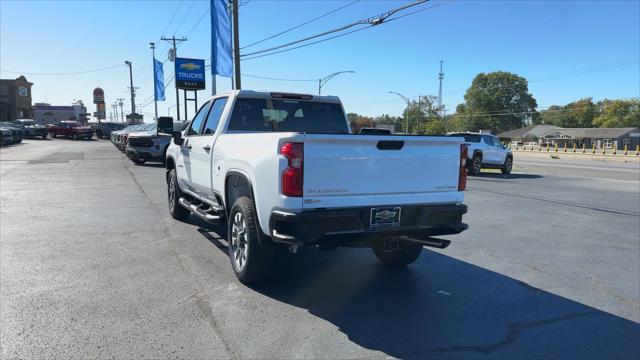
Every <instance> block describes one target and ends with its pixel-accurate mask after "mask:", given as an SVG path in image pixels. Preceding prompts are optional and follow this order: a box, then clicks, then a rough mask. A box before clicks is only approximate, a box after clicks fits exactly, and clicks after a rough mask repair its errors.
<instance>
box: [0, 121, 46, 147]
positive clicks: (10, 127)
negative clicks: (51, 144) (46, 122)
mask: <svg viewBox="0 0 640 360" xmlns="http://www.w3.org/2000/svg"><path fill="white" fill-rule="evenodd" d="M33 138H42V139H46V138H47V127H46V126H43V125H39V124H36V123H35V122H34V121H33V120H31V119H17V120H14V121H2V122H0V145H1V146H9V145H13V144H19V143H21V142H22V139H33Z"/></svg>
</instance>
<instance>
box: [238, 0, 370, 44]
mask: <svg viewBox="0 0 640 360" xmlns="http://www.w3.org/2000/svg"><path fill="white" fill-rule="evenodd" d="M359 1H360V0H355V1H352V2H350V3H348V4H346V5H343V6H340V7H339V8H337V9H334V10H331V11H329V12H327V13H324V14H322V15H320V16H317V17H315V18H313V19H311V20H308V21H305V22H303V23H302V24H298V25H296V26H294V27H291V28H289V29H286V30H283V31H281V32H279V33H277V34H273V35H271V36H268V37H266V38H264V39H262V40H258V41H256V42H253V43H251V44H249V45H245V46H243V47H241V48H240V50H242V49H246V48H248V47H250V46H253V45H257V44H260V43H263V42H265V41H267V40H271V39H273V38H276V37H278V36H280V35H284V34H286V33H288V32H290V31H293V30H295V29H299V28H301V27H303V26H305V25H307V24H310V23H312V22H314V21H316V20H318V19H322V18H323V17H325V16H329V15H331V14H333V13H335V12H337V11H340V10H342V9H344V8H346V7H348V6H351V5H353V4H355V3H357V2H359Z"/></svg>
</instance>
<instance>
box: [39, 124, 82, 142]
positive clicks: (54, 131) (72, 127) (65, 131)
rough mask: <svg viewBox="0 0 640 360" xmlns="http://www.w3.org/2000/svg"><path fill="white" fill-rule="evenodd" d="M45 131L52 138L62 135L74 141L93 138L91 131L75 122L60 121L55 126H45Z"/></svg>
mask: <svg viewBox="0 0 640 360" xmlns="http://www.w3.org/2000/svg"><path fill="white" fill-rule="evenodd" d="M47 129H48V131H49V134H51V137H52V138H55V137H56V136H58V135H63V136H64V137H67V138H68V137H72V138H74V139H75V140H78V139H91V138H92V137H93V129H91V128H90V127H88V126H84V125H82V124H80V123H79V122H77V121H60V122H59V123H57V124H50V125H47Z"/></svg>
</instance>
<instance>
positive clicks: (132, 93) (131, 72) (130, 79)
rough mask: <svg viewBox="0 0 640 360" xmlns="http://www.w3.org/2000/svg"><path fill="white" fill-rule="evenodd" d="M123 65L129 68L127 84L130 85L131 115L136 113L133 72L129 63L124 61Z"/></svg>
mask: <svg viewBox="0 0 640 360" xmlns="http://www.w3.org/2000/svg"><path fill="white" fill-rule="evenodd" d="M124 63H125V64H127V65H128V66H129V84H130V85H131V86H130V88H131V114H135V113H136V90H135V88H134V87H133V70H132V69H131V68H132V67H133V66H132V65H131V61H128V60H127V61H125V62H124Z"/></svg>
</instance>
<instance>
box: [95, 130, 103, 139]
mask: <svg viewBox="0 0 640 360" xmlns="http://www.w3.org/2000/svg"><path fill="white" fill-rule="evenodd" d="M96 137H97V138H98V139H102V131H100V130H98V131H96Z"/></svg>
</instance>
